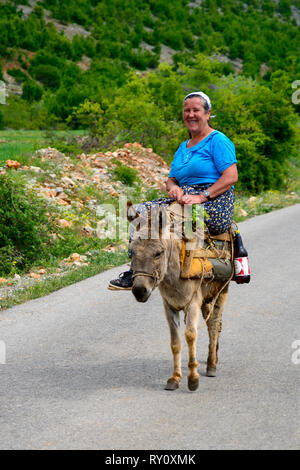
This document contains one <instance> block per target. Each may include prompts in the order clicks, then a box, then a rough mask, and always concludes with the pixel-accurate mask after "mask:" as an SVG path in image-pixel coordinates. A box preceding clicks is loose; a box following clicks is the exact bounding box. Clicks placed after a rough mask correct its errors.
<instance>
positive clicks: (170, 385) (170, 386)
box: [165, 379, 179, 390]
mask: <svg viewBox="0 0 300 470" xmlns="http://www.w3.org/2000/svg"><path fill="white" fill-rule="evenodd" d="M178 387H179V384H178V382H176V380H174V379H169V380H168V381H167V384H166V386H165V390H177V388H178Z"/></svg>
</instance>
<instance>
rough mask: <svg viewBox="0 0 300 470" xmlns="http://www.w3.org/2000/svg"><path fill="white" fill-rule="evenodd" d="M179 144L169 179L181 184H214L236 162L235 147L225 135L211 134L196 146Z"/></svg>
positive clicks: (216, 132)
mask: <svg viewBox="0 0 300 470" xmlns="http://www.w3.org/2000/svg"><path fill="white" fill-rule="evenodd" d="M187 143H188V141H186V142H183V143H182V144H180V146H179V148H178V150H177V151H176V153H175V157H174V160H173V162H172V165H171V171H170V174H169V178H176V180H177V181H178V183H179V186H182V185H183V184H201V183H215V182H216V181H217V180H218V179H219V178H220V176H221V173H222V172H223V171H224V170H226V168H228V167H229V166H230V165H232V164H233V163H236V162H237V159H236V155H235V147H234V144H233V143H232V142H231V140H230V139H228V137H226V135H225V134H223V133H222V132H220V131H213V132H211V133H210V134H209V135H208V136H207V137H205V139H203V140H201V142H199V143H198V144H197V145H194V146H193V147H190V148H187Z"/></svg>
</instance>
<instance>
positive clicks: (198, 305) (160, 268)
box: [128, 207, 229, 391]
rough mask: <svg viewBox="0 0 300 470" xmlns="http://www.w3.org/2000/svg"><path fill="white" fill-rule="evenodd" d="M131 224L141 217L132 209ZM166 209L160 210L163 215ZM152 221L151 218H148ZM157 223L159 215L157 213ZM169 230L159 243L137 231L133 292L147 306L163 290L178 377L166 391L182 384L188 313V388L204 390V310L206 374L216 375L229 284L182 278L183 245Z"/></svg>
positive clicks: (145, 231)
mask: <svg viewBox="0 0 300 470" xmlns="http://www.w3.org/2000/svg"><path fill="white" fill-rule="evenodd" d="M129 209H130V210H129V211H128V214H129V215H128V220H130V221H133V220H134V218H135V217H139V219H141V215H140V214H137V213H136V212H135V211H134V208H133V207H131V208H129ZM161 211H162V208H160V212H161ZM151 215H152V219H153V211H151ZM147 217H148V214H147ZM155 219H156V220H157V219H158V215H157V214H155ZM169 228H170V227H169V226H168V225H166V227H165V228H161V227H160V230H159V236H158V237H157V238H156V239H153V238H151V236H150V235H149V232H150V230H149V224H147V223H144V224H143V228H141V229H140V231H136V232H135V235H134V238H133V240H132V242H131V245H130V248H131V253H132V269H133V273H134V274H133V276H134V283H133V288H132V293H133V295H134V296H135V298H136V300H137V301H138V302H146V301H147V300H148V298H149V297H150V295H151V293H152V291H153V290H154V289H155V288H156V287H158V288H159V291H160V294H161V296H162V299H163V305H164V311H165V316H166V319H167V322H168V325H169V329H170V335H171V350H172V354H173V366H174V370H173V374H172V376H171V377H170V378H169V379H168V380H167V384H166V386H165V390H176V389H177V388H178V387H179V384H180V381H181V379H182V373H181V340H180V335H179V326H180V321H179V320H180V316H179V314H180V311H183V312H184V314H185V324H186V329H185V338H186V341H187V345H188V354H189V361H188V368H189V373H188V388H189V390H191V391H195V390H197V388H198V385H199V374H198V372H197V367H198V365H199V364H198V362H197V359H196V343H197V331H198V322H199V317H200V310H202V315H203V318H204V320H205V321H206V324H207V328H208V335H209V351H208V358H207V369H206V375H207V376H208V377H215V376H216V366H217V362H218V354H217V352H218V338H219V334H220V332H221V328H222V311H223V309H224V306H225V304H226V300H227V295H228V284H229V283H228V282H227V283H226V282H223V281H222V282H221V281H215V280H213V281H212V280H210V281H207V280H206V279H182V278H181V277H180V271H181V266H180V250H181V240H180V239H178V238H176V237H174V236H172V233H170V230H169Z"/></svg>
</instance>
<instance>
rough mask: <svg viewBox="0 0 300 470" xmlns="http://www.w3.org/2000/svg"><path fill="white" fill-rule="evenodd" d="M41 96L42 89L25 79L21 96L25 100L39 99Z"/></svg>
mask: <svg viewBox="0 0 300 470" xmlns="http://www.w3.org/2000/svg"><path fill="white" fill-rule="evenodd" d="M42 96H43V89H42V87H41V86H40V85H38V84H37V83H35V82H34V81H32V80H27V81H26V82H25V83H24V86H23V94H22V98H23V100H26V101H30V102H32V101H39V100H40V99H41V97H42Z"/></svg>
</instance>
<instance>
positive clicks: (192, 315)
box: [185, 301, 200, 391]
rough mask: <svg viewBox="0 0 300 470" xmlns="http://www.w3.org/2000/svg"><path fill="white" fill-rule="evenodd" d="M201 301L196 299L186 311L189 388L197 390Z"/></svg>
mask: <svg viewBox="0 0 300 470" xmlns="http://www.w3.org/2000/svg"><path fill="white" fill-rule="evenodd" d="M199 313H200V308H199V303H198V302H197V301H194V302H192V303H191V305H190V306H189V309H188V312H187V313H186V330H185V338H186V341H187V344H188V348H189V363H188V367H189V373H188V387H189V390H191V391H194V390H197V388H198V385H199V374H198V372H197V367H198V365H199V364H198V362H197V359H196V349H197V334H198V330H197V326H198V320H199Z"/></svg>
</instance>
